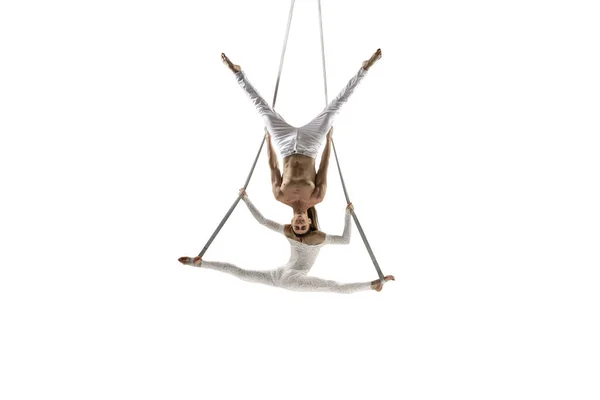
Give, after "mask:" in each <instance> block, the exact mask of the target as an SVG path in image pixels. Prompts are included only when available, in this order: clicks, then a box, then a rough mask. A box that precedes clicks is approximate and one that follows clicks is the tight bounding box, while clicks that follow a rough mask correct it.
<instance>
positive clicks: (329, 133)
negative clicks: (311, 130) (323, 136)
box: [327, 126, 333, 140]
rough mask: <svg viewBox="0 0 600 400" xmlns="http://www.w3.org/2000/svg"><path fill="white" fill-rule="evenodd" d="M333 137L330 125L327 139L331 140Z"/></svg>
mask: <svg viewBox="0 0 600 400" xmlns="http://www.w3.org/2000/svg"><path fill="white" fill-rule="evenodd" d="M332 137H333V126H332V127H331V129H329V132H327V140H331V139H332Z"/></svg>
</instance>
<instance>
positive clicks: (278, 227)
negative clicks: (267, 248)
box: [242, 189, 283, 233]
mask: <svg viewBox="0 0 600 400" xmlns="http://www.w3.org/2000/svg"><path fill="white" fill-rule="evenodd" d="M242 190H243V189H242ZM242 200H244V203H246V206H248V210H250V213H251V214H252V216H254V218H255V219H256V220H257V221H258V223H259V224H261V225H264V226H266V227H267V228H269V229H271V230H272V231H275V232H277V233H283V225H281V224H279V223H277V222H275V221H271V220H270V219H267V218H265V217H264V216H263V215H262V214H261V213H260V211H258V209H257V208H256V207H255V206H254V204H252V202H251V201H250V199H249V198H248V195H247V194H246V191H245V190H244V192H243V194H242Z"/></svg>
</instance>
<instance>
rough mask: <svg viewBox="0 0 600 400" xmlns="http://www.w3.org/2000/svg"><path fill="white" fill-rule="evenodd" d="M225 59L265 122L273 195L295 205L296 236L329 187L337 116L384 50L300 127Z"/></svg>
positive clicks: (365, 64) (305, 229)
mask: <svg viewBox="0 0 600 400" xmlns="http://www.w3.org/2000/svg"><path fill="white" fill-rule="evenodd" d="M221 58H222V59H223V62H224V63H225V64H226V65H227V66H228V67H229V69H231V71H233V72H234V73H235V76H236V78H237V81H238V83H239V84H240V86H241V87H242V89H244V90H245V91H246V93H247V94H248V96H249V97H250V99H251V100H252V102H253V103H254V105H255V106H256V109H257V110H258V112H259V113H260V115H262V117H263V119H264V121H265V126H266V128H267V134H266V136H267V138H266V139H267V147H268V154H269V167H270V169H271V182H272V185H273V195H274V196H275V198H276V199H277V200H278V201H280V202H282V203H284V204H287V205H288V206H290V207H292V208H293V210H294V217H293V219H292V223H291V226H292V231H293V232H294V233H295V234H296V235H303V234H306V233H307V232H308V231H309V227H310V224H311V220H312V219H313V215H314V216H315V217H316V212H315V209H314V205H315V204H318V203H320V202H321V201H323V198H324V197H325V192H326V190H327V169H328V166H329V156H330V153H331V135H332V129H333V128H332V126H333V120H334V117H335V116H336V115H337V113H338V112H339V111H340V109H341V107H342V105H343V104H344V103H346V101H348V98H349V97H350V95H351V94H352V93H353V92H354V89H355V88H356V86H357V85H358V84H359V83H360V81H361V80H362V79H363V78H364V76H365V75H366V73H367V71H368V70H369V68H371V66H372V65H373V64H375V62H376V61H377V60H379V59H380V58H381V49H377V51H376V52H375V53H373V55H372V56H371V58H369V59H368V60H366V61H365V62H363V64H362V67H361V68H360V69H359V71H358V73H357V74H356V75H355V76H354V77H352V79H350V81H349V82H348V84H347V85H346V87H345V88H344V89H343V90H342V91H341V92H340V94H339V95H338V96H337V97H336V98H335V99H334V100H333V101H332V102H331V103H329V105H328V106H327V107H325V109H324V110H323V111H321V113H319V115H317V116H316V117H315V118H314V119H313V120H312V121H310V122H309V123H308V124H306V125H304V126H302V127H299V128H298V127H294V126H291V125H290V124H288V123H287V122H286V121H285V120H284V119H283V118H282V117H281V115H279V114H278V113H277V112H276V111H275V110H273V108H272V107H271V106H270V105H269V104H268V103H267V102H266V101H265V99H263V98H262V96H261V95H260V94H259V93H258V91H257V90H256V89H255V88H254V87H253V86H252V84H250V82H249V81H248V79H247V78H246V75H245V74H244V72H243V71H242V69H241V67H240V66H239V65H235V64H233V63H232V62H231V60H229V58H227V56H226V55H225V54H221ZM326 136H327V143H326V145H325V148H324V150H323V154H322V156H321V163H320V165H319V171H318V172H317V171H316V169H315V158H316V157H317V154H318V152H319V149H320V148H321V144H322V142H323V139H325V137H326ZM271 138H272V139H273V141H274V142H275V144H276V145H277V147H278V148H279V152H280V154H281V157H282V158H283V174H282V173H281V171H280V170H279V162H278V161H277V155H276V154H275V151H274V150H273V146H272V143H271ZM309 210H310V211H309Z"/></svg>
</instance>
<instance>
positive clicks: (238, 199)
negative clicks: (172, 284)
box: [198, 0, 296, 257]
mask: <svg viewBox="0 0 600 400" xmlns="http://www.w3.org/2000/svg"><path fill="white" fill-rule="evenodd" d="M295 3H296V0H291V4H290V13H289V16H288V23H287V28H286V31H285V39H284V40H283V50H282V51H281V59H280V61H279V72H278V73H277V82H276V83H275V93H274V94H273V109H274V108H275V102H276V101H277V93H278V91H279V81H280V79H281V71H282V70H283V59H284V57H285V51H286V49H287V42H288V38H289V36H290V27H291V26H292V16H293V14H294V4H295ZM265 130H266V129H265ZM264 144H265V137H264V136H263V139H262V141H261V142H260V147H259V148H258V152H257V153H256V157H255V158H254V163H253V164H252V168H250V173H249V174H248V177H247V178H246V183H244V190H245V189H246V188H247V187H248V184H249V183H250V178H252V174H253V173H254V168H255V167H256V163H257V162H258V158H259V157H260V153H261V151H262V148H263V146H264ZM241 199H242V193H240V194H239V195H238V197H237V198H236V199H235V201H234V202H233V204H232V205H231V207H229V210H228V211H227V214H225V216H224V217H223V219H222V220H221V222H220V223H219V226H217V229H215V231H214V232H213V234H212V235H211V237H210V239H208V242H206V244H205V245H204V248H203V249H202V251H201V252H200V253H199V254H198V256H199V257H203V256H204V253H206V250H208V248H209V247H210V245H211V243H212V242H213V240H215V238H216V237H217V235H218V234H219V231H220V230H221V228H223V225H225V222H227V220H228V219H229V216H230V215H231V213H232V212H233V210H235V207H237V205H238V203H239V202H240V200H241Z"/></svg>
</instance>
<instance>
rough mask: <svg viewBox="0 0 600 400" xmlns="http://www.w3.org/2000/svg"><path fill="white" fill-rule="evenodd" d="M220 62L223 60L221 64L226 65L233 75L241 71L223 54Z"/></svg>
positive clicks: (240, 68)
mask: <svg viewBox="0 0 600 400" xmlns="http://www.w3.org/2000/svg"><path fill="white" fill-rule="evenodd" d="M221 60H223V63H224V64H225V65H227V67H228V68H229V69H230V70H231V71H233V73H234V74H235V73H238V72H240V71H241V70H242V67H240V66H239V65H235V64H234V63H232V62H231V60H230V59H229V57H227V56H226V55H225V53H221Z"/></svg>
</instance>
